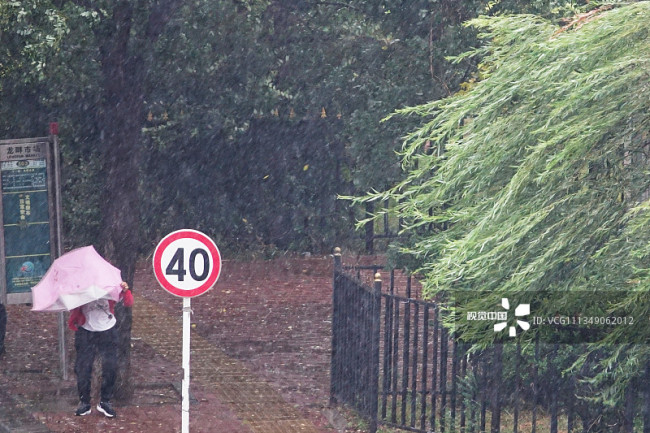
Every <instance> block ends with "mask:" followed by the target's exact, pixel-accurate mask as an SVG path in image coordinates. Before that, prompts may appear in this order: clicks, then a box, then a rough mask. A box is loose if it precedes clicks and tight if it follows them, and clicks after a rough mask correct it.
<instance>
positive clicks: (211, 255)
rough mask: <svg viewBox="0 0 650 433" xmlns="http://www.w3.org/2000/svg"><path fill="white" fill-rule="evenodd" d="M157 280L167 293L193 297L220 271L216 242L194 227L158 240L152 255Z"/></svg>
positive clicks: (208, 284) (206, 286) (199, 293)
mask: <svg viewBox="0 0 650 433" xmlns="http://www.w3.org/2000/svg"><path fill="white" fill-rule="evenodd" d="M153 268H154V274H155V275H156V279H157V280H158V282H159V283H160V285H161V286H162V287H163V288H164V289H166V290H167V291H168V292H170V293H172V294H173V295H176V296H181V297H194V296H198V295H201V294H203V293H205V292H206V291H208V290H209V289H210V288H212V286H214V284H215V283H216V281H217V279H218V278H219V274H220V273H221V255H220V253H219V249H218V248H217V246H216V244H215V243H214V242H213V241H212V239H210V238H209V237H208V236H206V235H205V234H203V233H201V232H198V231H196V230H179V231H176V232H173V233H170V234H169V235H167V236H165V237H164V238H163V240H161V241H160V243H159V244H158V247H156V251H155V252H154V256H153Z"/></svg>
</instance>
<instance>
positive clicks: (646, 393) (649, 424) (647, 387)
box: [643, 362, 650, 433]
mask: <svg viewBox="0 0 650 433" xmlns="http://www.w3.org/2000/svg"><path fill="white" fill-rule="evenodd" d="M643 384H644V386H643V433H650V362H648V363H647V364H646V365H645V376H644V378H643Z"/></svg>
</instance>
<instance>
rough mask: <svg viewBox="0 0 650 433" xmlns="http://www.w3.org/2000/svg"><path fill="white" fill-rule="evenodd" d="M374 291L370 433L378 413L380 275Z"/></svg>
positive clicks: (374, 425)
mask: <svg viewBox="0 0 650 433" xmlns="http://www.w3.org/2000/svg"><path fill="white" fill-rule="evenodd" d="M374 283H375V284H374V290H373V297H372V323H371V326H372V341H371V346H370V350H371V351H372V354H371V365H370V387H369V389H368V398H369V400H368V403H369V407H368V409H369V411H370V414H369V415H370V433H376V431H377V416H378V411H379V333H380V332H381V329H380V326H381V325H380V322H379V321H380V316H381V274H380V273H379V272H377V273H376V274H375V281H374Z"/></svg>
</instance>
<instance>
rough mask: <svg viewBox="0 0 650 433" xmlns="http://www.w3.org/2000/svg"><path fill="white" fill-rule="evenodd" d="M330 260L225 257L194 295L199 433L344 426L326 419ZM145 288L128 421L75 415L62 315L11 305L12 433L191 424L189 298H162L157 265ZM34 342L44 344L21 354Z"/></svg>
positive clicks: (140, 431) (0, 392)
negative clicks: (185, 353) (185, 344)
mask: <svg viewBox="0 0 650 433" xmlns="http://www.w3.org/2000/svg"><path fill="white" fill-rule="evenodd" d="M330 264H331V263H330V261H329V260H327V259H325V261H323V259H312V260H297V261H290V260H281V261H271V262H268V261H263V262H259V263H252V264H251V263H237V262H231V263H225V264H224V271H223V272H222V276H221V279H220V282H219V283H218V287H217V288H215V289H213V292H215V293H212V294H210V295H205V298H203V297H199V298H196V299H193V300H192V302H193V304H192V308H193V310H194V314H193V319H192V321H193V328H192V337H191V342H192V345H191V376H192V378H191V386H192V389H191V392H192V396H193V404H192V405H191V407H190V424H191V431H192V433H194V432H197V433H200V432H206V433H207V432H216V431H219V432H227V433H255V432H265V433H276V432H277V433H294V432H295V433H325V432H331V431H332V430H331V426H329V425H328V424H329V423H328V421H327V416H326V414H325V413H326V410H325V409H326V407H327V404H328V394H327V392H328V389H329V383H328V379H329V377H328V374H329V350H330V349H329V331H330V329H329V328H330V326H331V322H330V321H329V320H330V314H331V313H330V307H331V301H330V298H331V293H330V292H331V267H330ZM138 275H139V276H138ZM134 292H135V294H136V299H135V305H134V307H133V328H132V339H133V346H132V347H133V348H132V370H133V373H132V374H133V381H134V383H135V384H136V385H135V389H134V398H133V399H132V400H131V401H129V402H124V403H121V402H117V401H116V403H115V406H116V409H117V410H118V418H117V420H115V419H113V420H108V419H104V418H103V417H101V416H100V415H99V414H97V413H96V411H93V413H92V414H91V416H86V417H74V416H73V412H74V409H75V407H76V391H75V378H74V374H73V373H72V368H71V366H70V365H69V366H68V371H69V372H70V374H69V376H70V377H69V378H68V379H67V380H65V381H64V380H63V379H61V377H60V374H59V372H58V371H57V367H58V365H59V364H58V354H57V353H56V344H57V339H56V329H57V328H56V326H57V325H56V318H55V316H56V315H53V314H39V313H33V312H31V311H29V309H28V307H26V306H9V308H8V310H9V317H10V321H9V328H8V352H9V353H8V354H7V355H5V357H4V358H2V359H0V433H5V432H7V433H8V432H11V433H23V432H34V433H42V432H52V433H76V432H79V433H82V432H83V433H88V432H94V431H97V432H99V431H101V432H105V433H111V432H118V431H119V432H133V433H148V432H156V433H164V432H179V431H180V380H181V377H182V374H181V373H182V369H181V368H180V365H181V358H182V351H181V345H182V320H181V317H182V316H181V308H180V300H179V299H178V298H174V297H172V298H173V299H172V301H169V300H168V299H169V298H168V297H166V296H165V295H166V293H161V292H162V289H160V288H159V286H157V284H155V283H154V282H153V281H152V277H151V272H150V270H149V265H148V264H143V265H142V267H141V269H140V270H139V273H138V274H137V275H136V282H135V284H134ZM175 301H179V302H175ZM16 322H19V323H16ZM27 322H31V325H32V326H31V327H30V328H29V329H25V328H24V323H27ZM32 328H36V329H32ZM70 334H71V333H68V335H67V348H68V358H69V360H71V359H73V357H74V353H73V349H72V348H71V347H72V344H71V341H72V335H70ZM25 347H30V348H31V349H33V350H29V351H27V352H25V353H24V356H23V355H20V354H19V352H20V351H21V350H24V349H25ZM69 362H71V361H69ZM97 380H98V379H97V378H96V379H95V381H96V382H97ZM96 385H98V384H97V383H94V384H93V387H94V388H97V387H98V386H96Z"/></svg>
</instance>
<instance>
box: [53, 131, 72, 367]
mask: <svg viewBox="0 0 650 433" xmlns="http://www.w3.org/2000/svg"><path fill="white" fill-rule="evenodd" d="M58 133H59V131H58V125H57V124H56V123H52V124H50V134H51V136H52V147H53V152H52V153H53V154H54V196H55V199H54V209H55V211H54V214H55V221H56V224H55V225H56V257H61V254H63V239H62V231H63V228H62V220H63V218H62V211H61V209H62V207H63V206H62V205H61V161H60V153H59V136H58ZM58 314H59V317H58V326H59V363H60V365H61V376H62V378H63V380H68V360H67V357H66V351H65V328H66V324H65V315H64V313H63V312H60V313H58Z"/></svg>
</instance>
